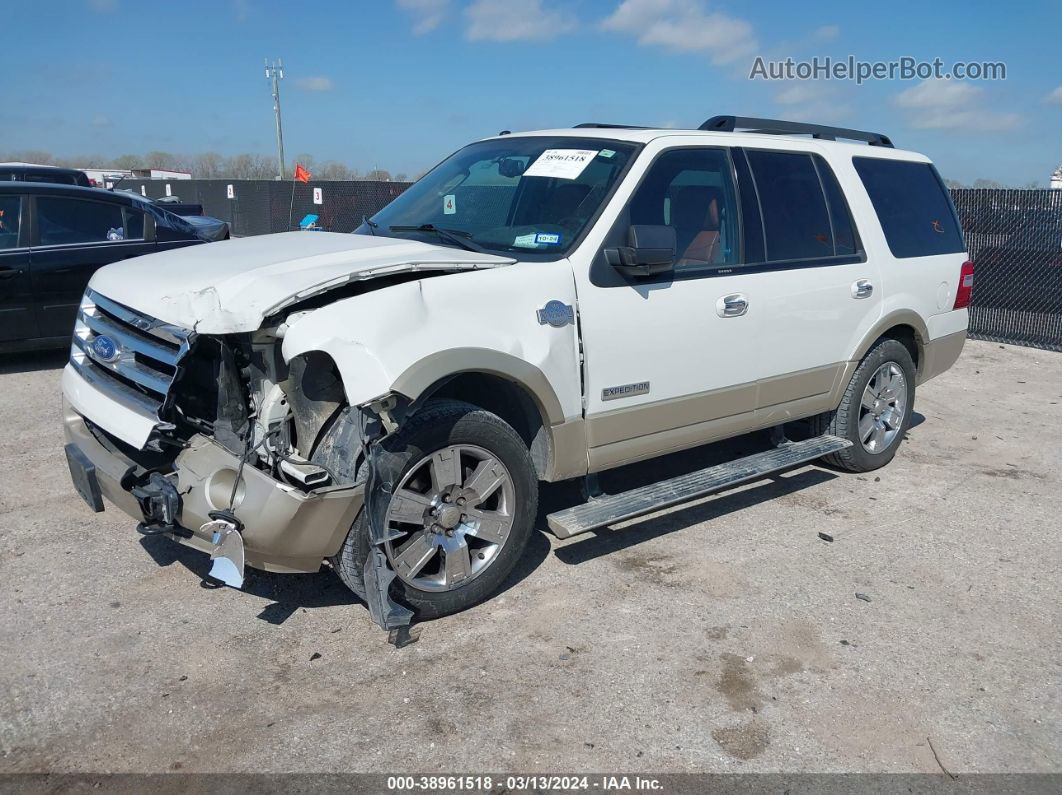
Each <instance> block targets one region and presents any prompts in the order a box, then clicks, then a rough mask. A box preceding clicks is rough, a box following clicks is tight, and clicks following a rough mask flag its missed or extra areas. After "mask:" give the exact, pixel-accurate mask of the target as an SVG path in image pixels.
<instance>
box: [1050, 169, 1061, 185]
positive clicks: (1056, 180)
mask: <svg viewBox="0 0 1062 795" xmlns="http://www.w3.org/2000/svg"><path fill="white" fill-rule="evenodd" d="M1051 190H1062V166H1059V167H1058V168H1056V169H1055V173H1054V174H1052V175H1051Z"/></svg>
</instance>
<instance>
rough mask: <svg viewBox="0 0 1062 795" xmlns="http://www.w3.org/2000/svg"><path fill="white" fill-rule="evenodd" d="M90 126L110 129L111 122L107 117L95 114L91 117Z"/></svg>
mask: <svg viewBox="0 0 1062 795" xmlns="http://www.w3.org/2000/svg"><path fill="white" fill-rule="evenodd" d="M92 126H93V127H110V126H111V120H110V119H109V118H108V117H107V116H104V115H103V114H102V113H97V114H96V115H95V116H93V117H92Z"/></svg>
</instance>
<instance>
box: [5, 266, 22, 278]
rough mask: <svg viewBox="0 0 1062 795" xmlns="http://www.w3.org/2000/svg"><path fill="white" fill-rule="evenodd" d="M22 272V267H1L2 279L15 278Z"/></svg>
mask: <svg viewBox="0 0 1062 795" xmlns="http://www.w3.org/2000/svg"><path fill="white" fill-rule="evenodd" d="M20 273H22V268H0V279H14V278H15V277H16V276H18V275H19V274H20Z"/></svg>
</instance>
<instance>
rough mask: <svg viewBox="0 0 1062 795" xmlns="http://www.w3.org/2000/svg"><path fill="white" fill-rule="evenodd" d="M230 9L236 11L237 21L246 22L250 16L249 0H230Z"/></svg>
mask: <svg viewBox="0 0 1062 795" xmlns="http://www.w3.org/2000/svg"><path fill="white" fill-rule="evenodd" d="M232 10H233V11H235V12H236V21H237V22H246V21H247V20H249V19H250V18H251V3H250V0H232Z"/></svg>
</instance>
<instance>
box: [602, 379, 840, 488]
mask: <svg viewBox="0 0 1062 795" xmlns="http://www.w3.org/2000/svg"><path fill="white" fill-rule="evenodd" d="M849 365H850V363H848V362H839V363H837V364H831V365H826V366H824V367H815V368H812V369H809V370H801V371H799V372H796V373H789V374H787V375H784V376H777V377H774V378H769V379H765V380H764V381H761V382H756V383H749V384H740V385H738V386H734V387H728V388H726V389H717V390H713V391H711V392H704V393H701V394H699V395H692V396H690V397H682V398H675V399H671V400H661V401H657V402H655V403H650V404H647V405H642V406H636V407H633V408H629V409H618V410H616V411H610V412H608V413H605V414H599V415H597V416H595V417H589V418H588V419H587V422H586V426H587V429H586V436H587V441H588V444H589V446H590V453H589V459H590V471H591V472H600V471H601V470H604V469H610V468H612V467H617V466H622V465H623V464H630V463H633V462H635V461H641V460H644V459H647V458H653V457H655V456H658V455H663V454H665V453H672V452H677V451H679V450H685V449H687V448H690V447H696V446H697V445H701V444H707V443H708V442H714V441H718V440H720V439H726V438H728V437H731V436H738V435H740V434H742V433H748V432H750V431H755V430H759V429H761V428H769V427H771V426H773V425H779V424H781V423H784V422H789V421H790V420H796V419H801V418H803V417H810V416H812V415H813V414H818V413H820V412H823V411H828V410H829V409H831V408H833V407H834V406H836V405H837V401H838V400H840V391H841V390H843V384H844V383H846V379H845V375H846V374H847V373H849V372H850V367H849ZM843 379H845V380H843ZM839 384H840V385H841V386H840V388H839V387H838V385H839Z"/></svg>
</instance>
